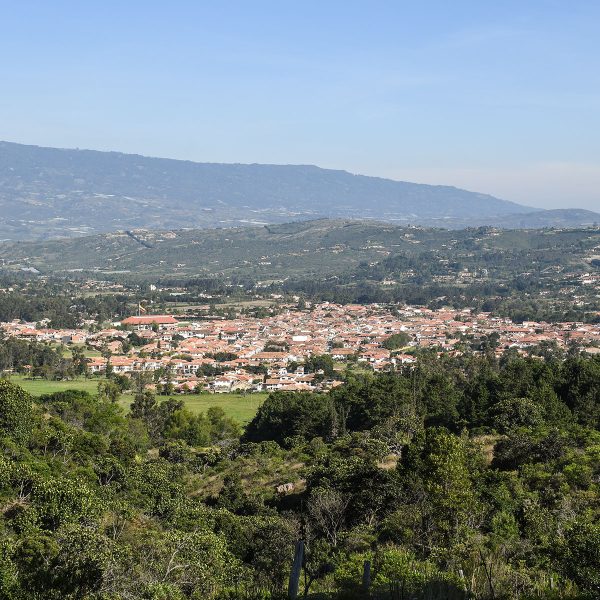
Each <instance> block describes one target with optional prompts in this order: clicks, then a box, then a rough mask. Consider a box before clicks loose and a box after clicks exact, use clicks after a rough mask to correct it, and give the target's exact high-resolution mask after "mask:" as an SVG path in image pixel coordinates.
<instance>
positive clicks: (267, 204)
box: [0, 142, 533, 239]
mask: <svg viewBox="0 0 600 600" xmlns="http://www.w3.org/2000/svg"><path fill="white" fill-rule="evenodd" d="M0 210H1V211H2V220H1V221H0V239H2V238H8V239H49V238H56V237H76V236H81V235H85V234H93V233H102V232H108V231H115V230H118V229H135V228H148V229H177V228H181V227H214V226H235V225H248V224H258V225H261V224H265V223H282V222H287V221H295V220H313V219H316V218H349V219H357V218H370V219H376V220H383V221H390V222H394V221H397V222H402V223H407V224H408V223H414V224H428V223H427V222H428V221H431V220H436V219H440V218H448V219H456V220H457V221H461V220H465V219H466V220H469V219H472V218H473V217H478V218H480V219H483V220H486V219H492V218H496V217H500V216H506V215H509V214H515V213H516V214H522V213H527V212H531V211H532V210H533V209H531V208H529V207H524V206H521V205H519V204H515V203H512V202H509V201H506V200H501V199H498V198H495V197H493V196H490V195H486V194H480V193H477V192H470V191H466V190H461V189H460V188H456V187H453V186H444V185H436V186H432V185H427V184H417V183H411V182H401V181H394V180H390V179H384V178H381V177H371V176H366V175H358V174H352V173H348V172H347V171H342V170H334V169H322V168H320V167H317V166H315V165H264V164H258V163H253V164H242V163H233V164H226V163H196V162H193V161H182V160H175V159H164V158H155V157H147V156H142V155H137V154H124V153H120V152H102V151H97V150H72V149H57V148H47V147H42V146H32V145H23V144H17V143H14V142H0ZM451 225H452V223H450V226H451Z"/></svg>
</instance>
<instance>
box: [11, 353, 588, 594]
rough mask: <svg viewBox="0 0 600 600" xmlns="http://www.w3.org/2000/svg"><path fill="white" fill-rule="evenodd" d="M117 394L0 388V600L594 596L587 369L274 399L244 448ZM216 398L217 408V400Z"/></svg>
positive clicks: (465, 368)
mask: <svg viewBox="0 0 600 600" xmlns="http://www.w3.org/2000/svg"><path fill="white" fill-rule="evenodd" d="M146 383H147V382H145V381H144V379H143V378H139V380H136V381H135V382H134V387H135V389H134V400H133V403H132V406H131V410H130V411H128V412H127V413H124V412H123V411H122V409H121V408H119V406H118V404H117V403H116V402H114V401H110V400H109V399H107V398H108V397H105V396H104V395H101V396H99V397H92V396H90V395H89V394H87V393H85V392H74V391H71V392H61V393H57V394H51V395H46V396H43V397H41V398H38V399H37V400H35V401H34V400H33V399H32V398H31V397H29V396H28V395H27V394H26V393H25V392H24V391H23V390H21V389H20V388H19V387H17V386H15V385H13V384H11V383H10V382H8V381H1V380H0V444H1V448H2V453H1V454H0V505H1V506H2V512H1V513H0V597H1V598H3V599H4V598H6V600H25V599H28V600H29V599H32V600H42V599H44V600H55V599H56V600H58V599H61V600H62V599H67V600H71V599H72V600H75V599H77V600H79V599H81V600H131V599H134V600H148V599H151V600H171V599H175V600H184V599H196V600H199V599H209V600H210V599H213V600H214V599H219V600H226V599H227V600H236V599H239V600H242V599H243V600H266V599H272V600H275V599H282V598H284V597H286V586H287V580H288V577H289V573H290V569H291V564H292V558H293V554H294V546H295V543H296V542H297V541H298V540H303V541H304V548H305V553H304V560H303V563H302V577H301V580H300V595H304V596H307V597H313V598H315V600H317V598H318V599H320V600H323V599H329V600H334V599H335V600H342V599H346V600H350V599H355V600H359V599H363V598H364V597H365V591H364V589H363V588H362V583H361V582H362V577H363V565H364V563H365V561H369V563H370V565H371V590H370V594H371V597H372V598H373V599H376V600H383V599H389V600H400V599H409V598H411V599H422V600H425V599H434V598H435V599H438V598H447V599H464V600H466V599H469V598H472V599H475V598H476V599H481V600H491V599H514V600H516V599H523V598H525V599H528V598H529V599H533V598H540V597H544V598H557V599H558V598H569V599H575V598H577V599H584V598H585V599H590V600H591V599H592V598H596V597H597V596H598V593H599V592H600V571H599V570H598V564H600V524H599V516H600V501H599V498H600V494H599V493H598V492H599V485H600V453H599V451H598V449H599V448H600V432H599V431H598V427H599V416H600V359H598V358H588V357H582V356H576V355H572V356H569V357H567V358H563V357H558V356H555V355H553V354H551V353H544V354H543V355H541V356H536V357H530V358H522V357H519V356H516V355H514V354H512V353H509V354H507V355H506V356H505V357H504V358H503V359H501V360H496V359H495V358H493V357H491V356H490V357H487V356H477V357H475V356H464V357H461V358H451V357H445V358H442V359H439V360H438V359H435V358H434V357H433V356H431V357H428V356H423V357H421V358H420V362H419V363H418V364H417V367H416V368H413V369H406V370H403V371H401V372H398V373H388V374H381V375H370V376H353V377H350V378H349V380H348V383H347V384H346V385H344V386H341V387H338V388H336V389H334V390H332V391H331V392H330V393H327V394H310V393H285V392H276V393H273V394H271V395H270V396H269V397H268V398H267V400H266V401H265V403H264V404H263V405H262V407H261V408H260V409H259V411H258V413H257V415H256V417H255V418H254V419H253V420H252V422H251V423H250V424H249V425H248V426H247V428H246V430H245V432H241V430H240V428H239V426H238V425H237V424H236V423H235V422H234V421H232V420H231V419H230V418H228V417H227V416H225V414H224V413H223V411H222V410H220V409H210V410H208V411H207V412H206V413H200V414H198V413H192V412H190V411H189V410H187V409H186V408H185V406H184V405H183V403H182V402H181V401H180V400H174V399H166V400H164V401H159V400H158V399H157V398H156V397H155V396H154V394H153V393H152V392H151V391H149V389H148V387H147V385H146ZM215 401H216V402H218V400H215Z"/></svg>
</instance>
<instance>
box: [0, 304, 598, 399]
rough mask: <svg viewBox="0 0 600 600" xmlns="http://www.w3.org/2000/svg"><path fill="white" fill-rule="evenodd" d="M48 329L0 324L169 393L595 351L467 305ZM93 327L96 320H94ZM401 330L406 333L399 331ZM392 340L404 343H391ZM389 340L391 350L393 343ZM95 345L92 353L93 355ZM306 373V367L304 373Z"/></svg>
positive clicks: (580, 327) (587, 337) (586, 328)
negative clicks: (423, 357) (421, 353)
mask: <svg viewBox="0 0 600 600" xmlns="http://www.w3.org/2000/svg"><path fill="white" fill-rule="evenodd" d="M92 324H93V323H86V324H84V325H83V326H82V328H81V329H75V330H56V329H48V328H47V327H45V326H44V323H22V322H16V321H13V322H10V323H0V329H2V330H3V333H4V335H6V336H14V337H19V338H23V339H28V340H32V341H37V342H49V343H56V344H59V343H61V344H67V345H76V346H81V347H84V348H87V349H88V352H87V354H88V355H90V358H88V364H87V368H88V370H89V372H90V373H91V374H103V373H106V371H107V370H109V369H110V370H112V372H113V373H117V374H123V375H129V374H132V373H134V372H152V373H154V374H156V376H155V378H154V379H155V380H156V382H157V384H161V385H169V386H170V389H172V390H173V391H179V392H186V391H210V392H232V391H242V390H245V391H250V392H251V391H271V390H291V391H299V390H317V389H328V388H330V387H334V386H336V385H340V384H341V381H340V379H341V377H339V375H338V376H337V377H336V373H337V372H339V371H340V370H342V369H343V368H344V365H345V364H348V363H353V364H355V365H356V366H357V367H358V368H360V367H362V368H365V369H372V370H374V371H385V370H390V369H392V368H395V367H398V366H400V365H404V364H410V363H413V362H415V360H416V358H415V356H414V352H413V351H414V349H415V348H434V349H436V350H437V351H439V352H460V351H461V344H463V343H464V341H465V339H470V340H478V339H494V345H493V351H495V352H496V353H498V354H501V353H502V352H504V351H505V350H506V349H509V348H514V349H516V350H517V351H519V352H526V351H527V349H528V348H530V347H532V346H538V345H540V344H541V343H543V342H548V343H553V344H556V345H557V346H558V347H561V348H565V347H567V346H568V344H569V343H570V342H572V341H575V342H577V343H578V344H579V345H580V346H581V347H583V348H584V349H585V350H586V351H587V352H590V353H600V325H592V324H583V323H554V324H549V323H537V322H526V323H522V324H518V325H517V324H515V323H513V322H511V321H510V320H509V319H504V318H497V317H492V316H491V315H490V314H488V313H478V314H474V313H473V312H472V311H471V310H468V309H467V310H462V311H456V310H451V309H441V310H429V309H426V308H422V307H410V306H408V307H396V308H395V309H394V310H390V308H389V307H386V306H380V305H376V304H371V305H337V304H331V303H327V302H324V303H320V304H315V305H312V306H310V307H308V308H305V309H302V310H300V309H298V308H297V307H295V306H284V310H283V311H282V312H280V313H279V314H277V315H272V316H269V317H266V318H255V317H246V316H243V317H239V318H235V319H229V320H227V319H208V320H198V321H189V320H188V321H184V320H182V319H180V318H176V317H174V316H172V315H142V316H132V317H129V318H127V319H124V320H123V321H121V322H119V323H113V324H111V326H110V327H105V328H103V329H100V330H99V331H95V329H97V327H94V328H91V327H87V326H89V325H92ZM94 325H97V324H94ZM398 334H403V335H401V336H398ZM391 336H396V337H397V338H398V337H399V338H400V339H402V340H403V342H402V343H403V346H402V347H394V346H392V345H391V344H389V343H386V340H389V338H390V337H391ZM390 346H392V347H390ZM91 350H95V352H91ZM323 355H327V356H329V357H331V359H332V361H333V363H334V365H335V370H334V372H333V374H332V373H331V372H328V373H325V372H324V371H323V370H322V369H318V368H317V369H315V368H306V366H307V365H308V364H311V358H313V357H317V356H318V357H322V356H323ZM309 371H310V372H309Z"/></svg>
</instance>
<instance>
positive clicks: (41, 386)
mask: <svg viewBox="0 0 600 600" xmlns="http://www.w3.org/2000/svg"><path fill="white" fill-rule="evenodd" d="M10 380H11V381H12V382H13V383H16V384H17V385H20V386H21V387H22V388H23V389H24V390H26V391H27V392H29V393H30V394H31V395H32V396H41V395H42V394H52V393H53V392H62V391H64V390H84V391H86V392H89V393H90V394H95V393H96V392H97V390H98V381H100V380H99V379H83V378H81V379H74V380H72V381H47V380H46V379H28V378H26V377H25V376H23V375H12V376H11V378H10Z"/></svg>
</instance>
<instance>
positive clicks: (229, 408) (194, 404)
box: [10, 375, 267, 424]
mask: <svg viewBox="0 0 600 600" xmlns="http://www.w3.org/2000/svg"><path fill="white" fill-rule="evenodd" d="M10 379H11V381H12V382H13V383H16V384H17V385H20V386H21V387H22V388H23V389H24V390H26V391H28V392H29V393H30V394H31V395H32V396H41V395H42V394H52V393H53V392H62V391H64V390H84V391H86V392H89V393H90V394H95V393H96V391H97V389H98V381H101V380H100V379H84V378H78V379H74V380H72V381H46V380H45V379H27V378H26V377H24V376H23V375H13V376H11V378H10ZM176 397H177V398H181V399H182V400H183V401H184V402H185V406H186V408H188V409H189V410H191V411H192V412H194V413H199V412H205V411H206V409H207V408H210V407H211V406H220V407H221V408H222V409H223V410H224V411H225V413H226V414H227V415H228V416H230V417H232V418H233V419H235V420H236V421H238V423H242V424H245V423H247V422H248V421H250V420H251V419H252V417H254V415H255V414H256V411H257V410H258V407H259V406H260V405H261V404H262V403H263V402H264V401H265V398H266V397H267V394H266V393H258V394H247V395H242V394H185V395H181V396H179V395H177V396H176ZM131 400H132V398H131V394H123V395H122V396H121V399H120V400H119V404H120V405H121V406H122V407H123V408H125V409H127V408H129V405H130V404H131Z"/></svg>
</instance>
